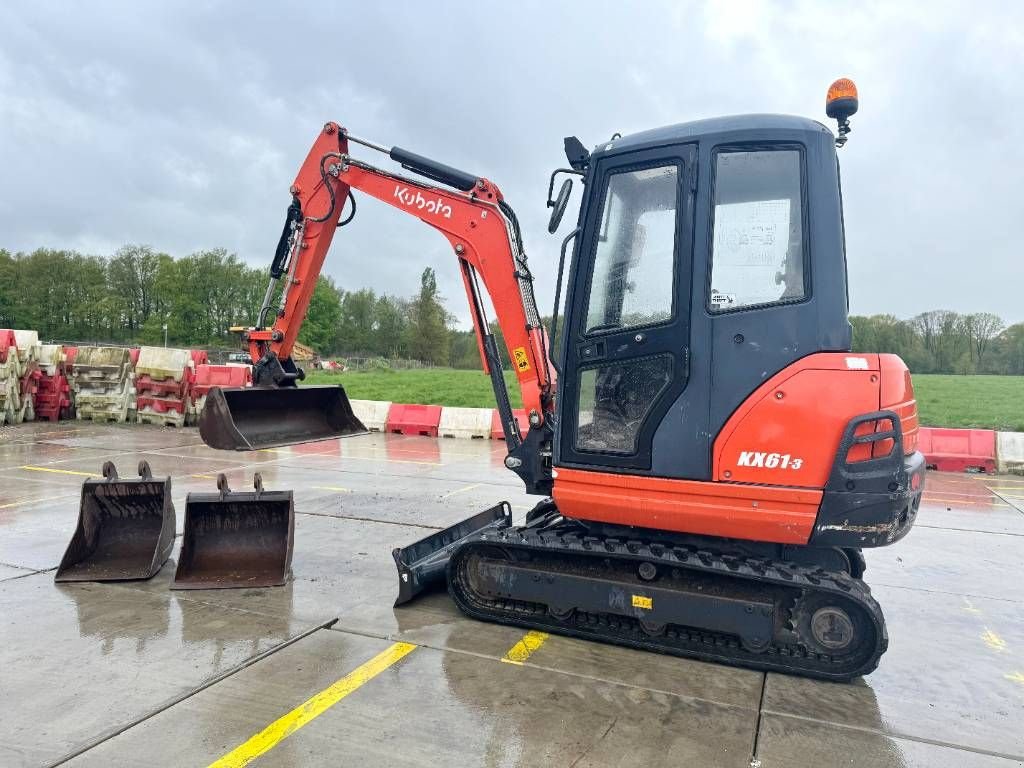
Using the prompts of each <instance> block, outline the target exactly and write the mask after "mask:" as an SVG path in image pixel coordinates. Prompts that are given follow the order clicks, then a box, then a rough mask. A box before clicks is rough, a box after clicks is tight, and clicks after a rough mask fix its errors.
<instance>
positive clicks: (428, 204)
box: [395, 184, 452, 219]
mask: <svg viewBox="0 0 1024 768" xmlns="http://www.w3.org/2000/svg"><path fill="white" fill-rule="evenodd" d="M395 197H397V198H398V199H399V200H400V201H401V202H402V205H406V206H408V207H410V208H415V209H416V210H418V211H426V212H427V213H436V214H439V215H441V216H444V217H445V218H446V219H450V218H451V217H452V207H451V206H450V205H448V204H447V203H446V202H445V201H444V200H443V199H442V198H440V197H439V198H437V199H436V200H428V199H427V198H425V197H424V196H423V195H422V194H421V193H420V192H416V193H413V192H410V191H409V190H408V188H406V187H403V186H401V185H400V184H399V185H396V186H395Z"/></svg>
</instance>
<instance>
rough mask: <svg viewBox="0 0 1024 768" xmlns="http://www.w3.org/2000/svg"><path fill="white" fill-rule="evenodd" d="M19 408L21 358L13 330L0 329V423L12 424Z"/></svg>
mask: <svg viewBox="0 0 1024 768" xmlns="http://www.w3.org/2000/svg"><path fill="white" fill-rule="evenodd" d="M20 410H21V360H20V359H19V358H18V344H17V341H16V340H15V337H14V331H12V330H10V329H8V328H4V329H0V424H13V423H14V420H15V414H16V413H18V412H20Z"/></svg>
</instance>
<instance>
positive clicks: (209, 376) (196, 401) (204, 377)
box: [185, 357, 252, 424]
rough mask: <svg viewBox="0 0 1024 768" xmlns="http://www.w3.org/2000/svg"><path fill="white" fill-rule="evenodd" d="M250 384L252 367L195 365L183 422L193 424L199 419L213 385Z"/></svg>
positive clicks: (232, 385) (246, 385)
mask: <svg viewBox="0 0 1024 768" xmlns="http://www.w3.org/2000/svg"><path fill="white" fill-rule="evenodd" d="M194 359H195V358H194V357H193V360H194ZM251 384H252V368H250V367H249V366H248V365H209V364H207V363H200V364H198V365H196V367H195V374H194V379H193V383H192V387H191V389H190V391H189V405H188V410H187V411H186V412H185V416H186V421H185V423H186V424H195V423H197V422H198V421H199V414H200V413H202V412H203V406H204V405H206V396H207V395H208V394H209V392H210V390H211V389H213V388H214V387H248V386H249V385H251Z"/></svg>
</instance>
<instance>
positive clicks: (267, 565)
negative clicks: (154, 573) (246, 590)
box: [171, 472, 295, 589]
mask: <svg viewBox="0 0 1024 768" xmlns="http://www.w3.org/2000/svg"><path fill="white" fill-rule="evenodd" d="M253 484H254V486H255V488H256V490H255V491H251V492H234V491H232V490H231V489H230V488H228V481H227V478H226V477H224V475H219V476H218V477H217V488H218V490H219V492H218V493H190V494H188V496H187V497H186V498H185V531H184V534H183V536H182V541H181V555H180V556H179V558H178V570H177V572H176V573H175V574H174V583H173V584H171V589H224V588H231V587H235V588H237V587H276V586H281V585H282V584H284V583H286V582H287V581H288V571H289V568H290V567H291V563H292V548H293V546H294V540H295V504H294V501H293V499H292V492H291V491H264V490H263V478H262V477H261V476H260V473H259V472H257V473H256V476H255V478H254V483H253Z"/></svg>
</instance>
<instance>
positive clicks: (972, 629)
mask: <svg viewBox="0 0 1024 768" xmlns="http://www.w3.org/2000/svg"><path fill="white" fill-rule="evenodd" d="M503 456H504V450H503V445H502V444H501V443H499V442H496V441H466V440H458V441H454V440H432V439H427V438H412V437H402V436H397V435H395V436H392V435H388V436H385V435H379V434H377V435H371V436H368V437H362V438H353V439H349V440H346V441H327V442H323V443H316V444H312V445H306V446H296V447H292V448H284V449H276V450H273V451H261V452H254V453H229V452H221V451H213V450H210V449H208V448H206V447H205V446H203V445H202V444H201V443H200V441H199V438H198V435H197V434H196V432H195V431H194V430H191V429H186V430H174V429H162V428H157V427H138V426H133V427H118V426H100V425H92V424H89V423H85V422H71V423H69V424H56V425H54V424H25V425H20V426H19V427H17V428H9V429H6V430H4V432H3V434H2V436H0V765H2V766H21V765H26V766H43V765H55V764H60V763H62V762H66V761H68V760H70V764H71V765H76V766H78V765H82V766H93V765H95V766H121V765H123V766H143V765H154V766H167V765H173V766H177V765H183V766H184V765H210V764H213V763H214V762H215V761H217V760H218V759H219V758H221V757H222V756H224V755H226V754H228V753H230V752H232V750H235V749H236V748H238V747H239V745H243V744H245V743H247V740H249V739H250V737H252V736H253V735H254V734H257V733H259V732H260V731H261V730H262V729H264V728H265V727H267V726H268V725H270V724H271V723H273V722H274V721H276V720H277V719H278V718H281V717H282V716H286V717H287V716H288V713H290V712H292V711H293V710H294V709H295V708H297V707H299V705H301V704H303V702H306V701H307V700H311V697H316V695H317V694H319V693H320V692H321V691H324V690H325V689H328V687H329V686H332V684H334V683H335V682H336V681H338V680H339V679H344V678H346V676H347V675H349V673H351V672H353V670H358V669H361V668H362V666H363V665H364V664H366V663H367V662H368V661H369V660H370V659H372V658H373V657H375V656H376V655H377V654H379V653H381V652H382V651H383V652H387V650H388V649H389V648H392V647H394V646H393V644H394V643H396V642H402V643H408V644H411V646H412V647H413V648H414V650H412V651H411V652H409V654H408V655H407V656H405V657H404V658H402V659H401V660H400V661H397V662H395V663H394V664H392V665H390V666H388V667H387V668H385V669H383V671H381V672H379V674H377V675H376V676H375V677H372V679H367V680H366V681H365V682H363V683H362V684H361V685H359V686H358V687H357V688H356V689H354V690H352V691H351V693H350V694H349V695H347V696H346V697H345V698H342V699H341V700H340V701H338V702H337V703H335V704H333V706H328V707H326V708H325V709H324V710H323V711H322V713H321V714H319V716H318V717H316V718H315V719H312V720H310V721H309V722H308V723H306V724H304V725H303V726H302V727H300V728H298V729H297V730H295V731H294V732H293V733H291V735H290V736H288V737H287V738H285V739H283V740H281V741H280V742H279V743H276V746H274V747H273V748H272V749H270V750H269V751H267V752H266V753H265V754H262V756H260V757H258V758H256V760H255V763H254V764H255V765H268V766H269V765H287V766H296V765H323V764H328V763H330V764H348V763H350V762H356V761H358V762H359V764H361V765H368V766H376V765H382V766H383V765H388V766H391V765H440V764H445V765H459V766H463V765H466V766H471V765H482V766H535V765H559V766H561V765H575V766H605V765H609V766H610V765H617V766H627V765H644V766H647V765H651V766H655V765H666V766H668V765H672V766H679V765H699V766H762V768H767V767H768V766H832V765H837V766H838V765H849V766H986V767H987V766H1010V765H1021V764H1024V586H1022V583H1021V579H1020V578H1019V573H1020V567H1021V566H1020V561H1021V557H1020V555H1021V554H1022V548H1021V545H1022V544H1024V478H1021V477H1011V476H1002V477H985V476H978V475H942V474H936V473H932V474H930V475H929V478H928V492H927V494H926V499H925V504H924V505H923V508H922V510H921V512H920V515H919V517H918V526H917V527H916V528H915V530H914V531H912V532H911V534H910V535H909V536H908V537H907V538H906V539H904V540H903V541H902V542H900V543H898V544H896V545H894V546H892V547H888V548H883V549H879V550H873V551H870V552H868V553H867V557H868V571H867V574H866V578H867V581H868V583H869V584H870V585H871V586H872V590H873V593H874V594H875V596H876V597H877V598H878V600H879V602H880V603H881V604H882V607H883V609H884V611H885V613H886V617H887V621H888V629H889V637H890V644H889V651H888V653H887V654H886V655H885V656H884V657H883V659H882V662H881V666H880V667H879V669H878V670H877V671H876V672H874V673H872V674H871V675H869V676H868V677H867V678H864V679H860V680H857V681H854V682H853V683H851V684H848V685H842V684H831V683H822V682H817V681H811V680H806V679H802V678H797V677H789V676H784V675H776V674H768V675H765V674H763V673H758V672H753V671H750V670H743V669H736V668H729V667H723V666H718V665H714V664H706V663H702V662H696V661H691V660H686V659H676V658H671V657H666V656H656V655H652V654H647V653H643V652H638V651H632V650H628V649H622V648H616V647H611V646H604V645H599V644H594V643H588V642H584V641H581V640H575V639H570V638H563V637H557V636H552V637H550V638H548V639H547V640H546V642H543V643H542V644H541V645H540V646H539V647H536V648H535V649H534V650H533V652H532V654H530V655H529V656H528V658H526V659H525V660H524V661H522V663H519V664H512V663H504V661H503V658H504V657H506V655H507V654H509V652H510V650H511V649H512V648H513V647H515V646H517V644H520V643H521V641H523V640H524V632H523V631H522V630H519V629H516V628H511V627H504V626H498V625H491V624H483V623H479V622H475V621H472V620H470V619H467V618H466V617H464V616H462V615H461V614H460V613H459V612H458V611H457V610H456V609H455V608H454V607H453V605H452V604H451V602H450V601H449V599H448V598H447V596H446V595H445V594H443V593H441V594H432V595H427V596H425V597H423V598H421V599H420V600H418V601H416V602H415V603H413V604H411V605H409V606H405V607H403V608H399V609H394V608H393V607H392V602H393V600H394V596H395V594H396V593H397V577H396V575H395V570H394V565H393V563H392V560H391V555H390V552H391V549H392V548H393V547H395V546H401V545H404V544H408V543H410V542H412V541H414V540H416V539H419V538H421V537H422V536H424V535H426V534H427V533H429V532H430V531H432V530H435V529H437V528H439V527H443V526H445V525H448V524H450V523H452V522H454V521H456V520H459V519H462V518H463V517H465V516H466V515H468V514H469V513H471V512H475V511H478V510H480V509H482V508H483V507H486V506H491V505H493V504H494V503H496V502H498V501H500V500H503V499H507V500H509V501H510V502H511V503H512V505H513V509H514V512H515V514H516V516H517V517H519V518H521V517H522V516H523V515H524V514H525V512H526V510H527V509H528V508H529V507H530V506H531V505H532V504H533V502H534V501H535V499H533V498H532V497H528V496H526V495H525V494H524V493H522V491H521V486H519V485H518V481H517V480H516V478H515V477H514V476H512V475H511V473H509V472H507V471H506V470H504V468H503V467H502V464H501V460H502V458H503ZM141 458H145V459H146V460H147V461H149V463H150V465H151V466H152V468H153V471H154V474H156V475H167V474H170V475H171V476H172V490H173V497H174V503H175V507H176V509H177V518H178V530H179V532H180V529H181V523H182V520H183V517H184V499H185V494H186V493H187V492H189V491H198V490H201V491H212V490H213V489H214V488H215V482H216V480H215V478H216V474H217V473H218V472H224V473H225V474H226V475H227V476H228V478H229V482H230V483H231V485H232V487H233V488H235V489H236V490H240V489H247V488H250V487H251V483H252V474H253V472H254V471H257V470H258V471H260V472H261V473H262V475H263V479H264V485H265V487H267V488H268V489H278V488H291V489H294V491H295V506H296V512H297V520H296V532H295V535H296V540H295V555H294V561H293V564H292V571H293V578H292V580H291V581H290V582H289V583H288V585H287V586H285V587H281V588H274V589H241V590H197V591H190V592H184V593H183V592H170V591H169V590H168V585H169V583H170V581H171V579H172V577H173V571H174V565H175V560H176V558H177V549H178V547H177V546H176V548H175V552H174V554H172V559H171V560H170V561H169V562H168V563H167V564H166V565H165V566H164V568H163V570H162V571H161V572H160V573H159V574H158V575H157V576H156V577H154V578H153V579H151V580H149V581H145V582H124V583H119V584H103V585H99V584H74V585H55V584H54V583H53V569H54V568H55V567H56V565H57V563H58V562H59V560H60V557H61V555H62V554H63V551H64V548H65V547H66V545H67V542H68V539H69V538H70V536H71V533H72V531H73V529H74V526H75V521H76V516H77V507H78V491H79V488H80V486H81V483H82V481H83V480H84V479H85V475H89V474H91V475H93V476H99V474H100V467H101V465H102V463H103V461H104V460H106V459H112V460H114V461H115V462H116V463H117V465H118V469H119V471H120V474H121V475H122V476H133V475H134V472H135V467H136V465H137V463H138V461H139V459H141ZM179 542H180V540H179Z"/></svg>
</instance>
